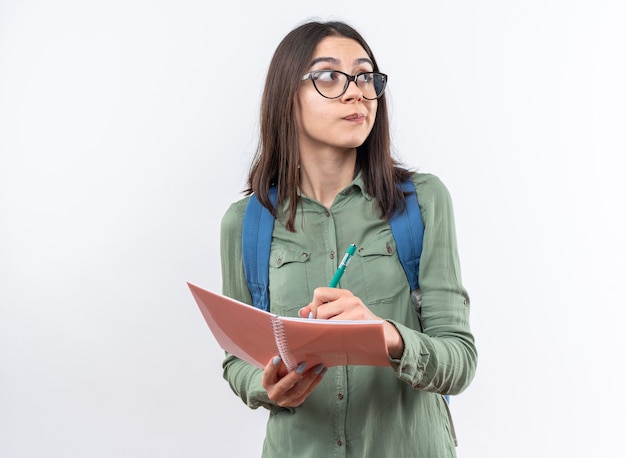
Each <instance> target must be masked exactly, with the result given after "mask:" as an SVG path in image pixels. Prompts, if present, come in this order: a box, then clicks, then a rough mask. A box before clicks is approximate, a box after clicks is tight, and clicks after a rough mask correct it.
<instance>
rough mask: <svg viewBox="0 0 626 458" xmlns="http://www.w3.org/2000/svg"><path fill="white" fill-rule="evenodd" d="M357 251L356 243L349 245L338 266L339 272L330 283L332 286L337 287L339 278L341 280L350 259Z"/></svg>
mask: <svg viewBox="0 0 626 458" xmlns="http://www.w3.org/2000/svg"><path fill="white" fill-rule="evenodd" d="M355 252H356V245H355V244H354V243H353V244H352V245H350V246H349V247H348V250H347V251H346V254H345V255H344V257H343V259H342V260H341V263H340V264H339V267H337V272H335V276H334V277H333V279H332V280H331V281H330V284H329V285H328V286H329V287H330V288H336V287H337V285H338V284H339V280H341V276H342V275H343V273H344V272H345V271H346V267H348V263H349V262H350V259H351V258H352V255H354V253H355Z"/></svg>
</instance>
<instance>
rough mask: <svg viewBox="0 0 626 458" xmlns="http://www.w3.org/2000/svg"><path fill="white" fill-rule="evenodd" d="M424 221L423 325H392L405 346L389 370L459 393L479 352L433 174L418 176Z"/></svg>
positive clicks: (446, 210) (447, 210) (449, 221)
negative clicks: (416, 328) (416, 326)
mask: <svg viewBox="0 0 626 458" xmlns="http://www.w3.org/2000/svg"><path fill="white" fill-rule="evenodd" d="M415 184H416V189H417V192H418V196H419V202H420V209H421V211H422V217H423V220H424V226H425V228H424V244H423V251H422V257H421V262H420V273H419V281H420V289H421V296H422V297H421V310H420V312H421V313H420V314H421V326H422V327H423V331H422V332H420V331H417V330H415V329H411V328H409V327H407V326H406V325H404V324H401V323H398V322H395V321H392V323H393V324H394V325H395V326H396V328H397V329H398V330H399V332H400V334H401V335H402V338H403V340H404V343H405V350H404V353H403V355H402V357H401V359H400V360H399V361H394V364H393V367H394V369H395V370H396V374H397V375H398V377H400V379H402V380H404V381H405V382H407V383H409V384H411V385H412V386H413V387H414V388H416V389H421V390H425V391H432V392H437V393H441V394H458V393H460V392H461V391H463V390H464V389H465V388H466V387H467V386H468V385H469V384H470V382H471V381H472V379H473V377H474V373H475V370H476V362H477V353H476V347H475V345H474V338H473V335H472V333H471V331H470V326H469V307H470V302H469V296H468V294H467V291H466V290H465V288H464V287H463V285H462V281H461V270H460V266H459V256H458V250H457V242H456V233H455V224H454V215H453V209H452V202H451V199H450V194H449V192H448V190H447V189H446V188H445V186H444V185H443V183H442V182H441V181H440V180H439V179H438V178H436V177H434V176H432V175H416V178H415Z"/></svg>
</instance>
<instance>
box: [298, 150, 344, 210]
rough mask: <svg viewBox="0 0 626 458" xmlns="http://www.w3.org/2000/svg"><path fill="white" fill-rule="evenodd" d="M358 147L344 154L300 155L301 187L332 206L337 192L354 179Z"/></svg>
mask: <svg viewBox="0 0 626 458" xmlns="http://www.w3.org/2000/svg"><path fill="white" fill-rule="evenodd" d="M355 167H356V149H354V150H351V151H344V152H343V153H342V154H323V153H322V154H318V155H316V157H314V158H313V157H311V156H304V155H303V156H301V157H300V189H301V191H302V192H303V193H304V194H305V195H306V196H308V197H310V198H313V199H315V200H317V201H318V202H320V203H321V204H322V205H324V206H325V207H326V208H330V207H331V205H332V204H333V202H334V201H335V197H337V194H339V192H340V191H341V190H342V189H344V188H345V187H346V186H348V185H349V184H350V183H351V182H352V180H353V179H354V169H355Z"/></svg>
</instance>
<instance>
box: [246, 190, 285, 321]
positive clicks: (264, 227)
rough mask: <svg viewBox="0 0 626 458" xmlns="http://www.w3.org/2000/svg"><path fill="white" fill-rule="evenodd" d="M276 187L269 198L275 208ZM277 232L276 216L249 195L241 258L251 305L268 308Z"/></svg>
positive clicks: (266, 309) (262, 308) (270, 191)
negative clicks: (275, 228) (272, 259)
mask: <svg viewBox="0 0 626 458" xmlns="http://www.w3.org/2000/svg"><path fill="white" fill-rule="evenodd" d="M277 191H278V190H277V188H276V186H272V187H271V188H270V190H269V195H270V201H271V202H272V205H273V206H274V207H276V197H277ZM273 231H274V217H273V216H272V214H271V213H270V212H269V210H268V209H267V208H265V207H264V206H263V205H261V202H259V199H257V198H256V196H255V195H254V194H252V195H251V196H250V199H249V200H248V204H247V206H246V211H245V213H244V217H243V227H242V236H241V244H242V258H243V270H244V273H245V275H246V282H247V283H248V289H249V290H250V295H251V296H252V305H254V306H255V307H256V308H259V309H261V310H265V311H269V308H270V307H269V305H270V300H269V265H270V263H269V259H270V246H271V244H272V232H273Z"/></svg>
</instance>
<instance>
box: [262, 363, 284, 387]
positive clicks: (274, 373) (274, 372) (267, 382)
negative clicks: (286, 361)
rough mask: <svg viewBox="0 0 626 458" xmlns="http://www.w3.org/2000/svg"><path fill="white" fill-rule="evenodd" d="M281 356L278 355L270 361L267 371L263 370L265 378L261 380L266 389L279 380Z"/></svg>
mask: <svg viewBox="0 0 626 458" xmlns="http://www.w3.org/2000/svg"><path fill="white" fill-rule="evenodd" d="M281 362H282V361H281V359H280V356H278V355H276V356H274V357H273V358H272V359H270V360H269V362H268V363H267V365H266V366H265V369H263V377H262V378H261V384H262V385H263V387H264V388H265V389H267V387H269V386H271V385H273V384H275V383H276V381H277V380H278V379H279V377H278V369H279V368H280V363H281Z"/></svg>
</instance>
